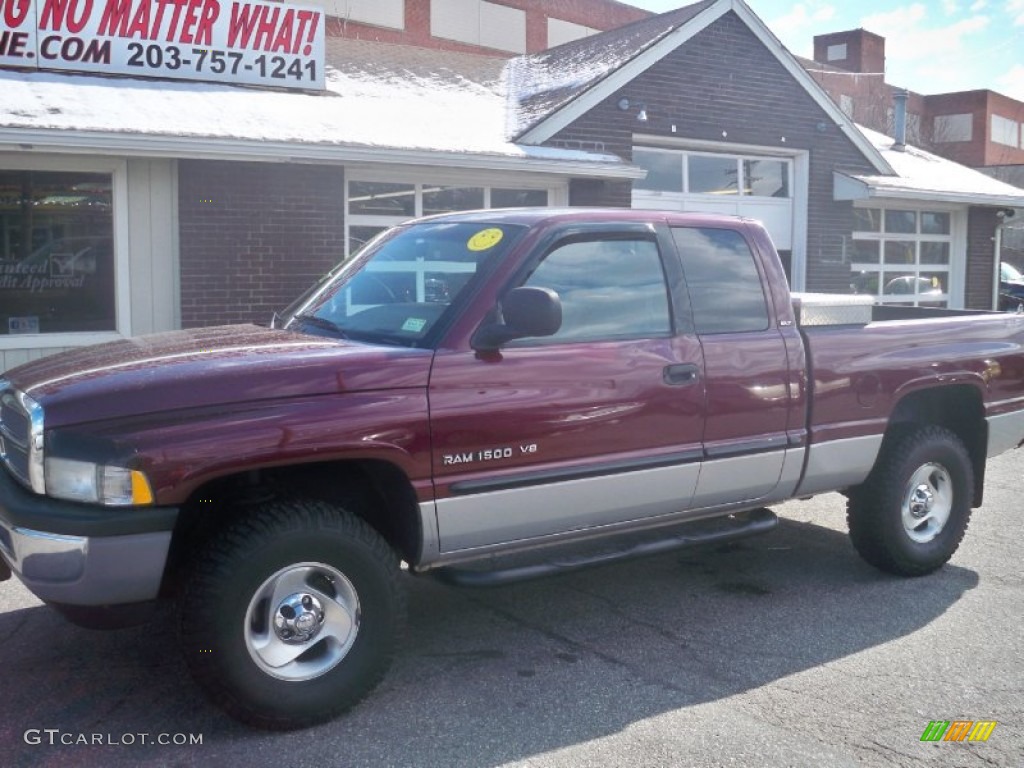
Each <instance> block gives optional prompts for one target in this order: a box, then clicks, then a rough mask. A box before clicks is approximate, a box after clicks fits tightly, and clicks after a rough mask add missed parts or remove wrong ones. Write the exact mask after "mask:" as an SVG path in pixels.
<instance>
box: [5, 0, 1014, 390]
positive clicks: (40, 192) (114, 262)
mask: <svg viewBox="0 0 1024 768" xmlns="http://www.w3.org/2000/svg"><path fill="white" fill-rule="evenodd" d="M37 2H46V0H37ZM133 2H135V3H140V2H146V0H133ZM323 7H324V9H325V10H326V24H325V27H326V29H327V32H328V34H327V36H326V41H325V43H324V45H323V61H322V62H319V64H318V62H316V61H313V60H310V59H302V58H300V57H296V58H294V59H293V60H291V61H292V64H291V65H290V66H289V67H287V71H288V72H292V71H293V69H294V73H295V76H296V77H298V76H299V75H301V74H303V73H305V72H307V71H308V72H310V73H312V72H313V71H314V70H316V69H317V67H319V68H320V69H319V70H317V71H320V70H322V68H323V65H326V77H325V78H324V80H323V87H322V89H320V90H310V89H309V88H304V89H301V90H292V91H283V90H280V89H266V88H259V87H251V86H246V85H243V84H232V83H230V82H228V83H207V82H187V83H183V82H170V81H168V80H165V79H153V78H143V77H138V76H131V77H125V76H124V73H120V76H106V75H104V74H103V73H100V74H96V73H73V74H69V73H55V72H49V71H45V70H35V69H31V68H25V67H24V66H20V67H12V66H11V65H10V61H5V60H4V59H3V58H2V56H3V52H2V51H0V91H2V92H3V93H4V95H5V98H4V99H0V237H2V238H3V239H2V240H0V248H2V249H3V250H2V251H0V370H3V369H5V368H7V367H10V366H12V365H15V364H17V363H19V362H22V361H24V360H26V359H30V358H33V357H37V356H40V355H43V354H47V353H48V352H51V351H54V350H57V349H62V348H66V347H70V346H75V345H79V344H85V343H92V342H96V341H102V340H105V339H112V338H117V337H120V336H126V335H137V334H140V333H146V332H153V331H163V330H172V329H175V328H181V327H195V326H202V325H211V324H218V323H226V322H238V321H260V322H266V321H267V320H268V319H269V317H270V315H271V313H272V312H273V311H274V310H277V309H280V308H282V307H283V306H285V305H286V304H287V303H289V301H290V299H292V298H293V297H295V296H296V295H297V294H298V293H299V292H301V290H302V289H303V288H304V287H305V286H306V285H308V284H310V283H311V282H313V281H314V280H315V279H316V277H317V276H318V275H320V274H321V273H323V272H324V271H326V270H327V269H329V268H330V267H331V266H332V265H333V264H335V263H336V262H338V261H339V260H341V259H343V258H345V256H346V255H348V254H349V253H350V252H351V251H352V250H354V249H355V248H357V247H358V246H359V245H360V244H361V243H363V242H365V241H366V240H367V239H369V238H371V237H373V236H374V235H375V234H376V233H377V232H380V231H381V230H383V229H384V228H385V227H387V226H390V225H392V224H395V223H398V222H401V221H403V220H405V219H408V218H410V217H413V216H419V215H424V214H429V213H435V212H441V211H449V210H464V209H470V208H487V207H507V206H513V205H566V204H569V205H602V206H603V205H625V206H634V207H648V208H671V209H676V210H697V211H714V212H727V213H734V214H738V215H746V216H752V217H755V218H758V219H761V220H762V221H764V222H765V224H766V226H767V227H768V228H769V231H770V232H771V234H772V236H773V238H774V239H775V242H776V244H777V246H778V247H779V250H780V252H781V253H782V255H783V258H784V260H785V262H786V265H787V270H788V273H789V275H790V279H791V283H792V284H793V286H794V288H797V289H802V290H819V291H837V292H850V291H859V292H868V293H871V294H873V295H875V297H876V299H877V300H878V301H880V302H893V303H896V302H898V303H927V304H940V305H948V306H970V307H988V306H991V305H992V296H993V286H994V269H995V266H996V264H995V255H994V251H993V247H992V237H993V233H994V232H995V228H996V224H997V221H998V217H997V213H998V211H1000V210H1003V209H1006V208H1011V207H1016V206H1024V192H1022V191H1021V190H1017V189H1014V188H1012V187H1010V186H1008V185H1005V184H1001V183H1000V182H997V181H994V180H992V179H989V178H987V177H984V176H982V175H981V174H977V173H975V172H973V171H971V170H970V169H966V168H963V167H962V166H959V165H957V164H955V163H952V162H950V161H948V160H943V159H941V158H938V157H934V156H932V155H928V154H927V153H924V152H922V151H919V150H916V149H914V148H912V147H909V148H907V149H906V150H905V151H901V149H902V148H900V147H894V146H893V140H892V139H889V138H887V137H886V136H884V135H879V134H873V133H871V132H870V131H866V130H862V129H860V128H858V126H857V125H856V124H855V123H854V122H853V120H852V119H851V118H850V117H849V116H848V115H847V114H845V113H844V112H843V110H842V109H841V107H840V105H839V104H838V103H837V102H836V101H833V99H832V98H830V97H829V95H828V94H827V92H826V90H825V89H823V88H822V87H821V85H820V84H819V82H817V80H816V77H815V73H814V72H809V71H808V69H807V68H805V66H804V64H803V63H802V62H800V61H798V60H797V59H796V58H794V57H793V56H792V55H791V54H790V53H789V52H788V51H787V50H786V49H785V48H783V47H782V46H781V44H779V42H778V40H777V39H776V38H775V37H774V35H772V34H771V32H770V30H768V29H767V27H765V25H764V24H763V22H762V21H761V20H760V19H759V18H758V17H757V16H756V15H755V14H753V12H752V11H751V10H750V9H749V8H748V7H747V6H746V4H745V3H743V2H742V0H705V2H701V3H697V4H694V5H690V6H687V7H684V8H680V9H679V10H677V11H673V12H670V13H666V14H661V15H657V16H652V15H650V14H646V13H645V12H642V11H637V10H636V9H631V8H629V7H628V6H624V5H621V4H619V3H614V2H609V1H608V0H574V1H573V2H553V0H502V1H501V2H487V0H395V1H394V2H381V1H380V0H374V1H373V2H369V1H368V2H357V0H344V2H342V0H336V2H334V3H333V4H332V3H331V2H327V3H325V4H324V6H323ZM268 8H272V7H271V6H268ZM268 13H269V11H268ZM605 27H607V28H608V29H607V30H606V31H601V30H602V29H604V28H605ZM49 39H52V37H51V38H46V37H44V38H41V39H40V42H39V45H40V51H42V50H44V48H45V46H46V45H47V42H46V41H47V40H49ZM552 42H561V44H560V45H558V46H556V47H554V48H549V47H546V46H550V45H551V43H552ZM132 44H133V43H131V42H130V43H129V44H128V45H129V46H131V45H132ZM137 45H138V48H137V49H135V51H136V54H137V58H136V60H138V57H140V56H143V55H144V56H146V57H157V55H158V54H159V55H160V56H163V57H169V56H171V55H172V52H170V50H169V48H168V47H167V46H165V45H162V44H161V45H158V46H157V48H159V50H157V49H156V48H154V44H148V45H142V44H137ZM10 47H11V46H10V45H8V48H10ZM191 50H192V51H193V54H192V56H193V58H195V57H199V56H200V52H201V51H202V50H205V49H196V48H193V49H191ZM520 51H522V52H520ZM8 53H10V50H8ZM179 53H180V52H179ZM215 53H216V51H215ZM222 53H223V54H224V55H222V56H221V57H220V58H219V59H214V58H212V57H213V54H209V55H210V56H211V59H210V61H211V62H216V61H220V62H221V64H222V65H223V66H228V65H230V64H231V62H232V61H235V63H236V64H237V63H238V62H242V61H245V62H248V63H246V64H245V67H252V68H254V69H259V68H260V67H262V66H263V64H265V63H268V62H270V61H272V59H268V58H266V57H264V58H263V61H262V62H261V60H260V58H251V59H243V58H241V54H237V55H238V56H239V58H238V59H233V58H232V56H233V54H234V51H227V52H226V53H225V52H222ZM202 55H204V56H205V55H206V54H202ZM21 63H22V64H24V62H21ZM193 63H194V62H193ZM285 63H287V62H285ZM223 66H222V68H223ZM282 67H283V65H282ZM133 73H134V72H133V71H132V72H130V74H133ZM162 74H165V75H167V76H168V77H169V76H171V75H172V74H174V73H167V72H162ZM243 74H244V73H242V72H240V75H243ZM906 286H911V292H910V293H909V294H908V293H906V292H905V288H906ZM897 288H899V289H900V290H896V289H897Z"/></svg>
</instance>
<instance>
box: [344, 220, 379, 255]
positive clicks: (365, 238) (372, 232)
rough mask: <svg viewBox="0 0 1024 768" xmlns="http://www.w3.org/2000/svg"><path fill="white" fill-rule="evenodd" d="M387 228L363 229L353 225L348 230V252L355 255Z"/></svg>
mask: <svg viewBox="0 0 1024 768" xmlns="http://www.w3.org/2000/svg"><path fill="white" fill-rule="evenodd" d="M385 229H387V227H361V226H356V225H352V226H350V227H349V228H348V252H349V253H355V252H356V251H358V250H359V249H360V248H362V247H363V246H364V245H366V244H367V243H368V242H370V241H371V240H372V239H373V238H375V237H376V236H377V235H379V234H380V233H381V232H383V231H384V230H385Z"/></svg>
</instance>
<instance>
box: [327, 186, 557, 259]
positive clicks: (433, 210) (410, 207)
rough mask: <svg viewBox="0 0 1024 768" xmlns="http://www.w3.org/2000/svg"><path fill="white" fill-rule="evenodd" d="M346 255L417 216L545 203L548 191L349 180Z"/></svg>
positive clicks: (547, 198) (546, 202)
mask: <svg viewBox="0 0 1024 768" xmlns="http://www.w3.org/2000/svg"><path fill="white" fill-rule="evenodd" d="M346 200H347V203H346V216H345V228H346V232H347V238H346V246H347V251H346V252H345V254H343V255H344V256H345V257H347V256H351V255H352V254H354V253H355V252H356V251H358V250H359V249H360V248H362V247H363V245H365V244H366V243H367V242H368V241H369V240H371V239H372V238H373V237H375V236H376V235H378V234H380V233H381V232H383V231H384V230H386V229H388V228H389V227H393V226H395V225H396V224H402V223H403V222H406V221H409V220H410V219H414V218H416V217H419V216H431V215H434V214H439V213H451V212H454V211H473V210H478V209H481V208H522V207H527V206H541V207H542V206H546V205H548V202H549V190H547V189H529V188H516V187H490V188H488V187H485V186H471V185H459V184H451V185H446V184H436V183H434V184H430V183H413V182H393V181H363V180H360V179H349V181H348V194H347V196H346Z"/></svg>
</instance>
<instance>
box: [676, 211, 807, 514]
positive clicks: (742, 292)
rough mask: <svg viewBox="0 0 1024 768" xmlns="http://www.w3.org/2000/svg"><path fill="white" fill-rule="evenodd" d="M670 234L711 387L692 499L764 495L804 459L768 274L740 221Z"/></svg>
mask: <svg viewBox="0 0 1024 768" xmlns="http://www.w3.org/2000/svg"><path fill="white" fill-rule="evenodd" d="M672 237H673V240H674V241H675V244H676V247H677V248H678V250H679V255H680V257H681V259H682V263H683V271H684V273H685V276H686V286H687V290H688V292H689V296H690V303H691V305H692V307H693V322H694V326H695V328H696V331H697V334H698V337H699V339H700V344H701V347H702V349H703V354H704V376H705V383H706V387H707V390H706V396H707V418H706V421H705V425H704V452H705V458H704V466H703V468H702V469H701V475H700V480H699V482H698V483H697V490H696V493H695V496H694V500H693V504H694V507H695V508H703V507H711V506H719V505H723V504H730V503H733V502H749V501H756V500H759V499H764V498H766V497H768V496H769V495H770V494H771V493H772V491H773V490H775V488H776V487H777V486H778V485H779V482H780V477H782V475H783V471H784V467H785V468H786V469H785V471H786V472H787V473H788V472H792V471H796V470H797V469H798V466H797V465H798V464H799V461H800V459H802V452H801V451H799V450H797V451H791V450H790V446H789V444H788V435H787V431H786V428H787V423H788V420H789V414H790V409H791V407H792V404H791V400H790V387H789V381H790V377H789V365H788V360H787V352H786V344H785V341H784V339H783V337H782V334H781V333H780V329H779V328H778V326H777V324H776V321H775V318H774V313H772V312H769V310H768V306H769V304H768V301H767V297H766V295H765V290H764V285H765V277H764V275H763V274H762V272H761V271H760V270H759V269H758V264H757V261H756V260H755V258H754V254H753V252H752V250H751V248H750V246H749V244H748V243H747V241H746V240H745V239H744V237H743V235H742V234H741V233H740V232H738V231H736V230H735V229H727V228H714V227H672ZM780 277H781V273H780ZM787 453H788V454H789V456H788V458H789V465H788V467H787V465H786V460H787Z"/></svg>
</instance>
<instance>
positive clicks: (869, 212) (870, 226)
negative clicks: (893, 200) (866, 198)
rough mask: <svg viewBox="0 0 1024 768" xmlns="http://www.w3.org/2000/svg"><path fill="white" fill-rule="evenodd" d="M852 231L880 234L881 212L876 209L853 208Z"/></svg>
mask: <svg viewBox="0 0 1024 768" xmlns="http://www.w3.org/2000/svg"><path fill="white" fill-rule="evenodd" d="M853 231H854V232H881V231H882V212H881V211H880V210H879V209H878V208H854V209H853Z"/></svg>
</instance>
